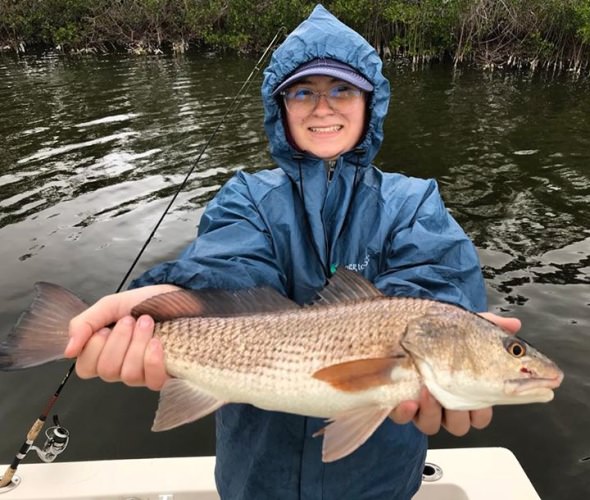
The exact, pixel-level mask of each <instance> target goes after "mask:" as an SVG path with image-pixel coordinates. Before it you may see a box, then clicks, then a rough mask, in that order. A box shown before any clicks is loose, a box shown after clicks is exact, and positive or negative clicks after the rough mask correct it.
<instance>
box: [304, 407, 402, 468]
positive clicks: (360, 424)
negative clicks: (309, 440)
mask: <svg viewBox="0 0 590 500" xmlns="http://www.w3.org/2000/svg"><path fill="white" fill-rule="evenodd" d="M392 410H393V408H381V407H378V406H370V407H366V406H364V407H362V408H355V409H353V410H349V411H347V412H344V413H340V414H338V415H336V416H335V417H334V418H332V419H330V420H329V422H330V423H329V425H327V426H326V427H324V428H323V429H321V430H320V431H318V432H316V433H315V434H314V437H316V436H324V442H323V443H322V461H323V462H334V461H335V460H338V459H340V458H343V457H345V456H347V455H350V454H351V453H352V452H353V451H354V450H356V449H357V448H358V447H359V446H361V445H362V444H363V443H364V442H365V441H366V440H367V439H369V438H370V437H371V435H372V434H373V432H375V429H377V427H379V426H380V425H381V423H382V422H383V421H384V420H385V419H386V418H387V416H388V415H389V414H390V413H391V411H392Z"/></svg>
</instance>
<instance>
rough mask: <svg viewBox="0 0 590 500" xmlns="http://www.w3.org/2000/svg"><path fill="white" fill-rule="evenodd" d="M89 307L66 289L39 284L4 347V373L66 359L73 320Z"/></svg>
mask: <svg viewBox="0 0 590 500" xmlns="http://www.w3.org/2000/svg"><path fill="white" fill-rule="evenodd" d="M87 307H88V305H87V304H86V303H85V302H83V301H82V300H80V299H79V298H78V297H76V296H75V295H74V294H73V293H72V292H70V291H69V290H66V289H65V288H63V287H61V286H59V285H54V284H51V283H43V282H39V283H36V284H35V298H34V299H33V302H32V303H31V305H30V306H29V308H28V309H27V310H26V311H25V312H23V313H22V314H21V316H20V318H19V319H18V321H17V323H16V325H15V326H14V328H13V329H12V331H11V332H10V334H9V335H8V337H7V338H6V340H4V341H3V342H2V343H1V344H0V370H19V369H22V368H30V367H32V366H38V365H42V364H45V363H48V362H50V361H55V360H58V359H62V358H63V353H64V350H65V348H66V345H67V343H68V340H69V336H68V328H69V323H70V320H71V319H72V318H73V317H75V316H77V315H78V314H80V313H81V312H82V311H84V310H85V309H86V308H87Z"/></svg>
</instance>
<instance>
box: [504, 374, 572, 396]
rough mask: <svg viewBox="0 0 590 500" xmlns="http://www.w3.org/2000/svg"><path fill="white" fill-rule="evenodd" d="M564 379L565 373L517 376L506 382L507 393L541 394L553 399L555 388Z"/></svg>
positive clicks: (520, 394) (521, 394)
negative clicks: (527, 376)
mask: <svg viewBox="0 0 590 500" xmlns="http://www.w3.org/2000/svg"><path fill="white" fill-rule="evenodd" d="M562 381H563V373H561V372H560V373H558V374H557V375H555V376H554V377H531V378H517V379H511V380H507V381H506V382H504V390H505V392H506V394H510V395H515V396H539V397H540V398H543V399H544V398H548V399H547V400H548V401H549V400H551V399H553V389H557V388H558V387H559V386H560V385H561V382H562Z"/></svg>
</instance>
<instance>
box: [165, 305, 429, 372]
mask: <svg viewBox="0 0 590 500" xmlns="http://www.w3.org/2000/svg"><path fill="white" fill-rule="evenodd" d="M417 305H419V306H420V307H416V306H417ZM429 305H430V306H431V307H438V304H436V303H429V301H415V300H412V299H382V300H369V301H363V302H359V303H356V304H348V305H345V306H344V305H335V306H328V307H322V308H314V307H310V308H303V309H300V310H295V311H286V312H281V313H277V314H268V313H265V314H254V315H247V316H238V317H227V318H226V317H218V318H208V317H206V318H200V317H195V318H181V319H177V320H172V321H166V322H163V323H161V324H158V325H157V330H156V335H158V336H159V337H160V338H161V340H162V343H163V345H164V348H165V351H166V352H167V354H168V355H169V356H171V357H173V358H178V359H184V360H186V361H191V362H194V363H198V364H201V365H203V366H210V367H218V368H226V367H229V366H230V367H231V368H232V369H233V370H236V371H239V372H258V371H259V370H261V369H273V367H275V366H277V363H281V364H283V363H287V364H291V365H292V366H293V367H294V368H293V369H298V370H301V369H304V370H308V371H309V372H310V373H313V371H316V370H318V369H320V368H322V367H324V366H326V364H334V363H341V362H345V361H349V360H352V359H358V358H359V357H363V358H364V357H381V356H384V355H388V354H391V353H393V352H396V351H397V350H398V349H399V340H400V338H401V336H402V335H403V333H404V331H405V329H406V327H407V324H408V322H409V321H411V320H412V319H415V318H416V317H418V316H420V315H421V314H424V313H425V311H426V310H428V308H429ZM406 306H412V307H406ZM392 309H400V310H402V311H403V310H405V312H403V313H401V312H400V313H398V314H392ZM197 339H198V340H197ZM195 340H197V341H195Z"/></svg>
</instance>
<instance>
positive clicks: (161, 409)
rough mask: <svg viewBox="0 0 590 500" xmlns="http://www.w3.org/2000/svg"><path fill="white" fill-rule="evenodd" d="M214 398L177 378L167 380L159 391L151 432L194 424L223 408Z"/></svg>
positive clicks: (221, 403)
mask: <svg viewBox="0 0 590 500" xmlns="http://www.w3.org/2000/svg"><path fill="white" fill-rule="evenodd" d="M224 404H225V401H220V400H218V399H217V398H215V397H214V396H211V395H210V394H207V393H205V392H203V391H201V390H200V389H199V388H198V387H196V386H195V385H193V384H191V383H190V382H187V381H186V380H182V379H179V378H172V379H169V380H168V381H167V382H166V383H165V384H164V387H162V390H161V391H160V402H159V404H158V410H157V411H156V417H155V419H154V423H153V425H152V431H154V432H159V431H167V430H169V429H174V428H175V427H178V426H180V425H183V424H188V423H190V422H194V421H195V420H198V419H200V418H203V417H204V416H206V415H209V413H213V412H214V411H215V410H217V408H219V407H221V406H223V405H224Z"/></svg>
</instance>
